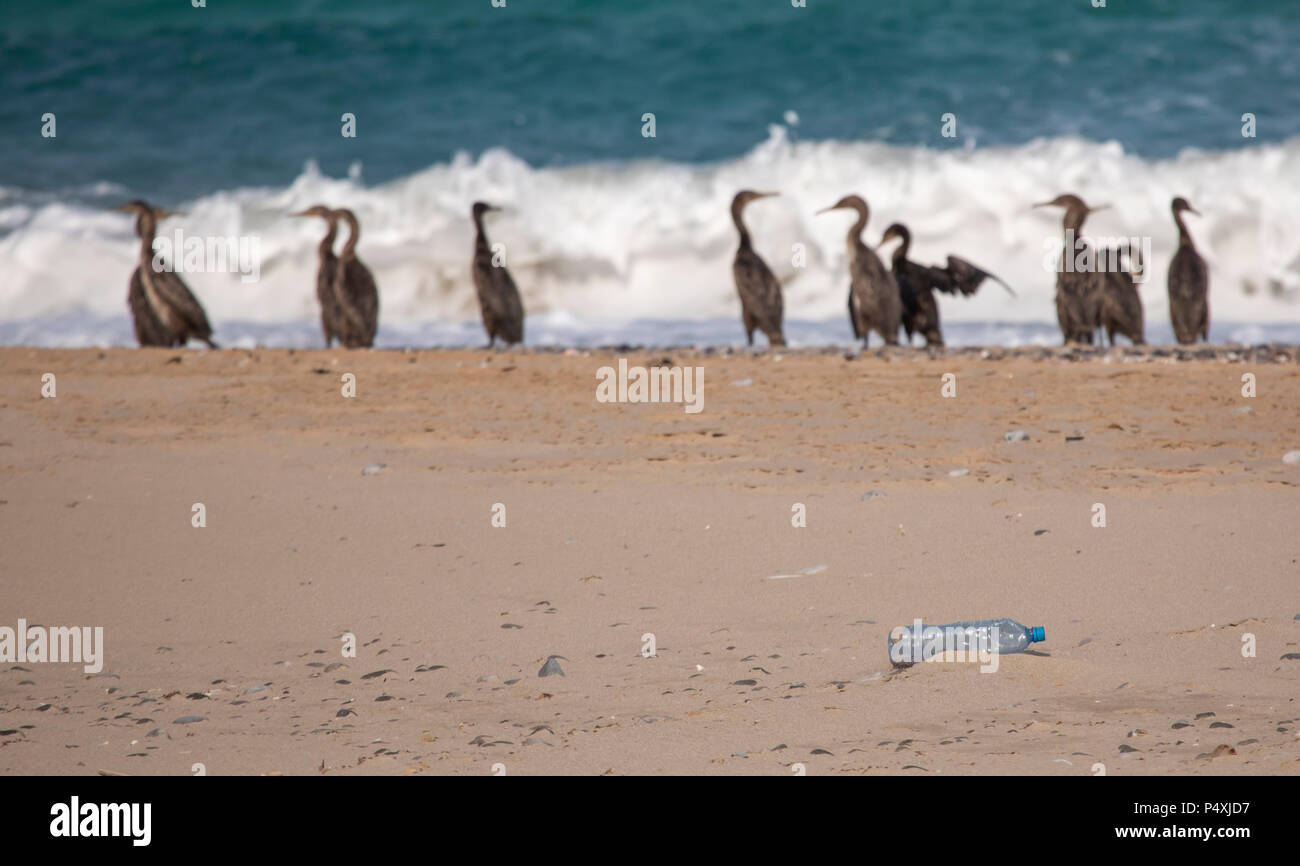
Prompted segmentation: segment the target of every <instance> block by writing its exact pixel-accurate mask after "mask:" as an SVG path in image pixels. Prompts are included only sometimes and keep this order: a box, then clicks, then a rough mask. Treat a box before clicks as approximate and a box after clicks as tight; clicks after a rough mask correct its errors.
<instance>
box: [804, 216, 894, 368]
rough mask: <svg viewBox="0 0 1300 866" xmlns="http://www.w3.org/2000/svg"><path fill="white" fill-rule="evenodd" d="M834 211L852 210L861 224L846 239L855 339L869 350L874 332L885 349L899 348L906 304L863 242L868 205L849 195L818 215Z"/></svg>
mask: <svg viewBox="0 0 1300 866" xmlns="http://www.w3.org/2000/svg"><path fill="white" fill-rule="evenodd" d="M833 210H852V211H856V212H857V214H858V219H857V222H855V223H854V224H853V225H852V227H851V228H849V232H848V235H847V236H846V238H845V243H846V244H847V245H848V248H849V323H850V324H851V325H852V326H853V336H855V337H857V338H858V339H860V340H862V344H863V346H866V345H868V344H869V342H870V333H871V331H873V330H874V331H875V332H876V333H878V334H880V336H881V338H882V339H884V341H885V345H888V346H896V345H898V326H899V324H900V321H901V318H902V301H901V300H900V298H899V294H898V283H896V282H895V281H894V277H893V275H892V274H891V273H890V272H889V271H887V270H885V266H884V265H883V264H882V263H881V261H880V257H879V256H877V255H876V253H875V251H874V250H872V249H871V248H870V247H868V246H867V245H866V244H864V243H863V242H862V231H863V229H865V228H866V227H867V219H868V217H869V216H870V214H871V212H870V210H869V209H868V207H867V203H866V201H865V200H864V199H863V198H862V197H861V196H857V195H846V196H845V197H844V198H842V199H840V200H839V201H837V202H836V203H835V204H833V205H831V206H830V207H828V208H822V209H821V210H819V211H817V213H819V214H824V213H826V212H827V211H833Z"/></svg>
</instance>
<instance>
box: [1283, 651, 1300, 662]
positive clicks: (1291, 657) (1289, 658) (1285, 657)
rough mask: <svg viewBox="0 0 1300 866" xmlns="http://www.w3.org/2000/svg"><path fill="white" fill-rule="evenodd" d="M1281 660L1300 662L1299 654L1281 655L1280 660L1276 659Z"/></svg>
mask: <svg viewBox="0 0 1300 866" xmlns="http://www.w3.org/2000/svg"><path fill="white" fill-rule="evenodd" d="M1282 660H1287V661H1293V662H1294V661H1300V653H1283V654H1282V658H1281V659H1278V661H1282Z"/></svg>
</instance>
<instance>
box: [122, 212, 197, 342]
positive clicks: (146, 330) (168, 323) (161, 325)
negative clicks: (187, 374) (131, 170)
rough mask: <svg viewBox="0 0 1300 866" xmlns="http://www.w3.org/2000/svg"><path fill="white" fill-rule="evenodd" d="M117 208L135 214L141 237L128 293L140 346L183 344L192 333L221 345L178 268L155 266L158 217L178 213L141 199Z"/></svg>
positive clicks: (193, 335) (139, 236) (137, 232)
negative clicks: (137, 259)
mask: <svg viewBox="0 0 1300 866" xmlns="http://www.w3.org/2000/svg"><path fill="white" fill-rule="evenodd" d="M117 210H120V211H125V212H126V213H133V214H135V215H136V217H135V233H136V236H137V237H138V238H140V263H139V264H138V265H136V268H135V270H134V271H132V272H131V280H130V288H129V291H128V293H127V305H128V306H129V307H130V309H131V319H132V322H133V323H134V325H135V338H136V340H138V341H139V343H140V345H141V346H184V345H185V344H186V343H187V342H188V341H189V339H190V338H191V337H193V338H194V339H196V340H202V341H203V342H205V343H207V344H208V345H209V346H211V347H212V348H214V349H216V348H218V346H217V344H216V343H214V342H213V341H212V326H211V325H210V324H208V315H207V313H205V312H204V311H203V305H202V304H200V303H199V301H198V299H197V298H195V297H194V294H193V293H192V292H191V291H190V290H189V287H188V286H186V285H185V282H184V281H183V280H182V279H181V278H180V277H179V276H177V275H176V273H175V272H173V271H170V270H167V269H166V268H156V267H154V249H153V239H154V235H155V234H156V232H157V230H158V221H159V220H162V219H165V218H167V217H169V216H174V215H175V213H174V212H173V211H169V210H163V209H162V208H158V207H154V206H153V205H150V204H149V203H148V202H145V201H141V200H140V199H136V200H135V201H132V202H129V203H127V204H124V205H122V206H121V207H119V208H117ZM177 252H179V250H176V251H173V253H177ZM159 264H163V262H161V261H160V262H159ZM173 264H174V263H173Z"/></svg>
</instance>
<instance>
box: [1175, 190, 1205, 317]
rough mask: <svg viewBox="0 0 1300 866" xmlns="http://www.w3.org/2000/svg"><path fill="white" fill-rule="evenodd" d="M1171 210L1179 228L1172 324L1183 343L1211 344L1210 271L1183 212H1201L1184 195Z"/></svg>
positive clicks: (1197, 213)
mask: <svg viewBox="0 0 1300 866" xmlns="http://www.w3.org/2000/svg"><path fill="white" fill-rule="evenodd" d="M1171 209H1172V210H1173V212H1174V223H1175V224H1176V225H1177V226H1178V252H1176V253H1174V258H1173V260H1172V261H1171V262H1170V263H1169V322H1170V324H1172V325H1173V326H1174V336H1175V337H1177V338H1178V342H1180V343H1195V342H1196V341H1197V340H1198V339H1200V340H1206V341H1209V339H1210V271H1209V269H1208V268H1207V267H1206V266H1205V259H1203V258H1201V254H1200V253H1198V252H1197V251H1196V245H1195V244H1193V243H1192V236H1191V234H1190V233H1189V232H1188V231H1187V226H1186V225H1184V224H1183V211H1188V212H1190V213H1194V214H1196V215H1197V216H1200V213H1199V212H1197V210H1196V209H1195V208H1193V207H1192V206H1191V205H1190V204H1188V203H1187V199H1185V198H1183V197H1182V196H1179V197H1178V198H1176V199H1174V201H1173V204H1172V205H1171Z"/></svg>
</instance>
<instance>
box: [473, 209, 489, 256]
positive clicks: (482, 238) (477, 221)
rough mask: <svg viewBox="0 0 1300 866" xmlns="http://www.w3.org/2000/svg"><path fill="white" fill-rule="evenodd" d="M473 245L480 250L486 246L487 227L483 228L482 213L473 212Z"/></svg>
mask: <svg viewBox="0 0 1300 866" xmlns="http://www.w3.org/2000/svg"><path fill="white" fill-rule="evenodd" d="M474 246H475V247H476V248H477V249H480V250H486V249H487V248H488V236H487V229H485V228H483V214H481V213H476V214H474Z"/></svg>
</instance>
